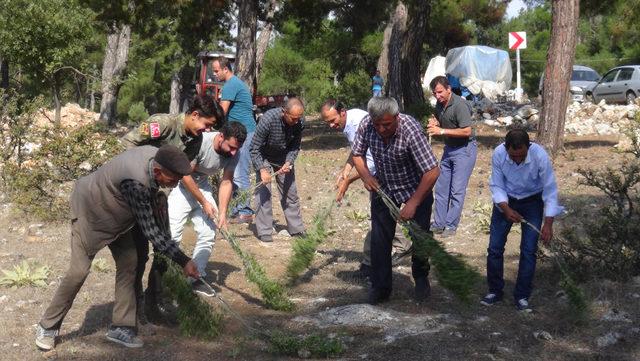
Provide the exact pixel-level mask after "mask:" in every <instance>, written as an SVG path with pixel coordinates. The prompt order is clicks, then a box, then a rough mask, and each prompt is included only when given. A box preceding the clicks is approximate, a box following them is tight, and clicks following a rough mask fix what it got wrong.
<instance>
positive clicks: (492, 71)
mask: <svg viewBox="0 0 640 361" xmlns="http://www.w3.org/2000/svg"><path fill="white" fill-rule="evenodd" d="M446 64H447V66H446V72H447V74H451V75H453V76H455V77H457V78H458V79H460V84H462V86H464V87H466V88H467V89H469V91H470V92H471V93H472V94H474V95H479V94H482V95H484V96H485V97H487V98H489V100H491V101H495V100H496V99H497V96H498V95H504V94H505V93H506V91H507V90H509V88H510V87H511V75H512V74H511V62H510V60H509V53H507V52H506V51H504V50H499V49H494V48H490V47H488V46H482V45H470V46H463V47H460V48H454V49H451V50H449V52H448V53H447V58H446Z"/></svg>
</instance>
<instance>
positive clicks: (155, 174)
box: [36, 145, 200, 350]
mask: <svg viewBox="0 0 640 361" xmlns="http://www.w3.org/2000/svg"><path fill="white" fill-rule="evenodd" d="M190 173H191V165H190V164H189V160H188V158H187V156H186V154H184V153H183V152H182V151H180V150H179V149H178V148H176V147H175V146H172V145H164V146H162V147H160V148H159V149H158V148H155V147H153V146H142V147H138V148H134V149H130V150H128V151H126V152H124V153H121V154H120V155H118V156H116V157H115V158H113V159H112V160H110V161H109V162H107V163H105V164H104V165H102V166H101V167H100V168H98V170H96V171H95V172H93V173H91V174H89V175H87V176H85V177H82V178H80V179H78V180H77V181H76V184H75V186H74V190H73V192H72V193H71V200H70V203H71V259H70V260H69V270H68V271H67V274H66V275H65V276H64V278H63V279H62V280H61V282H60V285H59V286H58V289H57V290H56V293H55V295H54V297H53V300H52V301H51V303H50V304H49V307H48V308H47V310H46V311H45V313H44V315H43V316H42V319H41V320H40V322H39V323H38V326H37V333H36V345H37V346H38V347H39V348H41V349H43V350H50V349H52V348H53V347H54V346H55V337H56V336H57V335H58V332H59V330H60V326H61V324H62V320H63V319H64V317H65V316H66V314H67V312H68V311H69V309H70V308H71V305H72V303H73V300H74V299H75V297H76V294H77V293H78V291H80V288H81V287H82V284H83V283H84V281H85V279H86V278H87V275H88V274H89V269H90V268H91V262H92V261H93V258H94V257H95V255H96V253H98V251H99V250H101V249H102V248H104V247H107V246H108V247H109V250H110V251H111V254H112V255H113V258H114V260H115V263H116V284H115V302H114V306H113V315H112V325H111V327H110V328H109V331H108V332H107V339H108V340H109V341H113V342H116V343H119V344H121V345H124V346H126V347H141V346H142V345H143V343H142V341H141V340H140V339H139V338H138V337H137V331H136V293H135V290H134V282H135V277H136V267H137V264H138V260H137V255H136V245H135V243H134V240H133V237H132V232H131V230H132V228H133V226H134V224H136V223H137V224H138V225H139V227H140V229H141V231H142V233H143V234H144V236H145V238H146V239H148V240H149V241H151V243H153V245H154V247H155V248H156V249H157V250H158V251H159V252H161V253H163V254H164V255H166V256H167V257H169V258H171V259H172V260H173V261H174V262H176V263H178V264H179V265H180V266H182V267H183V269H184V272H185V274H186V275H187V276H190V277H193V278H199V277H200V275H199V274H198V270H197V268H196V266H195V264H194V263H193V261H192V260H191V259H190V258H189V257H187V256H186V255H185V254H184V253H183V252H182V251H181V250H180V248H178V246H177V245H176V244H175V242H173V241H172V240H171V234H170V232H169V227H168V222H167V219H168V215H167V209H166V195H165V194H164V193H162V192H159V191H158V189H159V188H160V187H175V186H176V185H177V184H178V181H180V179H182V177H183V176H184V175H188V174H190Z"/></svg>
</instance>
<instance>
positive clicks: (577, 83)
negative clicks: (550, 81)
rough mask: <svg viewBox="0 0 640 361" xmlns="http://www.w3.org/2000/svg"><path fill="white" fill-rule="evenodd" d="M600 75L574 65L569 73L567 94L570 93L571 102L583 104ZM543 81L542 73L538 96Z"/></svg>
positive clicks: (584, 67)
mask: <svg viewBox="0 0 640 361" xmlns="http://www.w3.org/2000/svg"><path fill="white" fill-rule="evenodd" d="M598 80H600V74H598V72H597V71H595V70H593V69H591V68H589V67H588V66H583V65H574V66H573V71H572V72H571V81H570V82H569V92H570V93H571V101H574V102H583V101H585V100H589V99H588V96H587V95H588V94H591V92H592V89H593V87H595V86H596V84H598ZM543 81H544V73H543V74H542V75H541V76H540V86H539V89H538V94H542V83H543Z"/></svg>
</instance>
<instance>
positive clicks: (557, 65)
mask: <svg viewBox="0 0 640 361" xmlns="http://www.w3.org/2000/svg"><path fill="white" fill-rule="evenodd" d="M551 14H552V22H551V41H550V44H549V52H548V53H547V68H546V69H545V73H544V78H545V79H554V81H545V82H544V84H543V87H542V117H541V119H540V124H539V125H538V142H539V143H540V144H542V145H543V146H544V147H545V148H546V149H547V151H548V152H549V154H550V156H551V157H552V158H554V157H555V156H556V154H557V153H558V151H559V150H561V149H562V148H563V146H564V138H563V137H564V121H565V116H566V113H567V103H568V102H569V80H570V78H571V72H572V69H573V61H574V57H575V51H576V40H577V35H576V34H577V31H578V16H579V14H580V0H553V1H552V2H551Z"/></svg>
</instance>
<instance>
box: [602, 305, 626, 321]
mask: <svg viewBox="0 0 640 361" xmlns="http://www.w3.org/2000/svg"><path fill="white" fill-rule="evenodd" d="M602 320H603V321H608V322H633V320H632V319H631V317H630V316H629V314H628V313H627V312H624V311H621V310H618V309H616V308H612V309H610V310H609V311H607V313H605V314H604V316H602Z"/></svg>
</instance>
